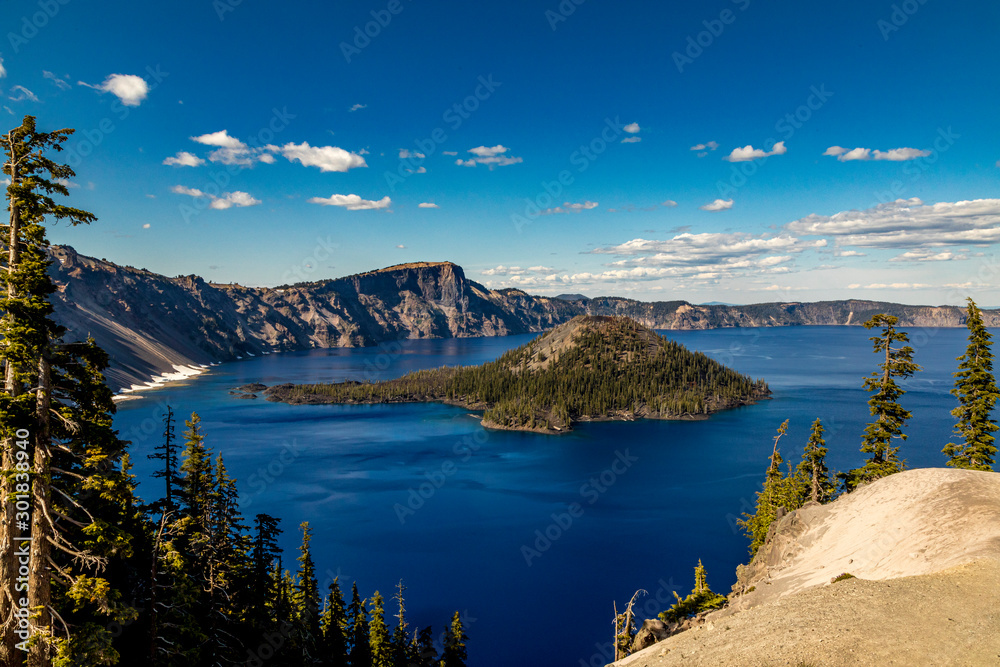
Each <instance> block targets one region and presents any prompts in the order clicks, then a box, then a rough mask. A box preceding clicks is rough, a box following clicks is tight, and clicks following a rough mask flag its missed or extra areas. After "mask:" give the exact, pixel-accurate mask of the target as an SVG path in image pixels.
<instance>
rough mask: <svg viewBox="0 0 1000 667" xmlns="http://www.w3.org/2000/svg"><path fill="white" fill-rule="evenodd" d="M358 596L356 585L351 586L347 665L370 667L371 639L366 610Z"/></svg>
mask: <svg viewBox="0 0 1000 667" xmlns="http://www.w3.org/2000/svg"><path fill="white" fill-rule="evenodd" d="M365 602H366V601H365V600H362V599H361V596H360V595H359V594H358V584H357V582H355V583H354V584H353V585H352V586H351V606H350V607H348V608H347V637H348V641H349V642H350V649H351V650H350V653H349V654H348V664H350V665H351V667H371V662H372V653H371V645H370V642H371V639H370V637H369V630H368V608H367V606H366V605H365Z"/></svg>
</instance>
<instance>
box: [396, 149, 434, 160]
mask: <svg viewBox="0 0 1000 667" xmlns="http://www.w3.org/2000/svg"><path fill="white" fill-rule="evenodd" d="M425 157H427V156H426V155H424V154H423V153H417V152H416V151H410V150H407V149H405V148H400V149H399V159H400V160H411V159H415V160H423V159H424V158H425Z"/></svg>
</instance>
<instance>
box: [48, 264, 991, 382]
mask: <svg viewBox="0 0 1000 667" xmlns="http://www.w3.org/2000/svg"><path fill="white" fill-rule="evenodd" d="M50 254H51V256H52V258H53V260H54V261H53V264H52V268H51V275H52V277H53V279H54V280H55V282H56V284H57V285H58V287H59V292H58V293H57V294H56V303H55V310H56V313H55V317H56V319H57V321H59V322H60V323H61V324H63V325H64V326H65V327H67V329H68V331H69V333H68V338H69V339H79V338H84V337H86V336H87V335H92V336H93V337H94V338H95V339H96V340H97V342H98V343H99V344H100V345H101V346H102V347H103V348H104V349H105V350H107V351H108V353H109V354H110V355H111V360H112V368H111V369H110V371H109V372H108V379H109V381H110V382H111V384H112V385H113V386H115V387H116V388H120V387H127V386H129V385H131V384H136V383H144V382H146V381H148V380H149V378H150V377H151V376H153V375H157V374H161V373H163V372H165V371H172V370H173V368H174V367H175V366H178V365H180V366H187V365H201V364H208V363H211V362H217V361H227V360H231V359H236V358H239V357H243V356H247V355H251V354H253V355H257V354H261V353H263V352H270V351H284V350H303V349H309V348H314V347H356V346H364V345H374V344H377V343H379V342H382V341H390V340H399V339H403V338H448V337H468V336H506V335H510V334H519V333H529V332H534V331H543V330H545V329H548V328H551V327H553V326H555V325H557V324H561V323H563V322H567V321H569V320H570V319H572V318H573V317H574V316H576V315H582V314H587V315H625V316H628V317H630V318H632V319H635V320H637V321H639V322H640V323H642V324H644V325H645V326H648V327H651V328H656V329H710V328H718V327H761V326H789V325H811V324H832V325H842V324H847V325H857V324H861V323H862V322H864V321H865V320H866V319H868V318H869V317H871V315H873V314H875V313H880V312H882V313H889V314H892V315H897V316H898V317H899V318H900V323H901V325H902V326H961V325H962V324H963V323H964V312H963V311H962V310H961V309H959V308H955V307H932V306H903V305H899V304H891V303H880V302H874V301H858V300H850V301H829V302H820V303H767V304H755V305H749V306H726V305H713V306H695V305H691V304H689V303H687V302H685V301H665V302H655V303H644V302H640V301H633V300H630V299H622V298H618V297H599V298H595V299H586V298H578V299H575V300H567V298H566V297H567V296H569V297H570V298H571V299H572V297H577V296H579V295H563V298H547V297H541V296H532V295H529V294H527V293H525V292H523V291H521V290H517V289H503V290H490V289H487V288H486V287H484V286H483V285H481V284H479V283H477V282H475V281H473V280H469V279H468V278H466V276H465V272H464V271H463V270H462V267H460V266H458V265H456V264H452V263H451V262H418V263H411V264H399V265H396V266H390V267H388V268H385V269H380V270H378V271H369V272H366V273H359V274H357V275H353V276H347V277H345V278H338V279H335V280H323V281H318V282H312V283H299V284H296V285H288V286H282V287H277V288H251V287H243V286H241V285H225V284H215V283H208V282H205V281H204V280H202V279H201V278H199V277H198V276H193V275H192V276H178V277H174V278H168V277H166V276H162V275H159V274H156V273H152V272H150V271H146V270H144V269H136V268H133V267H128V266H119V265H116V264H113V263H111V262H107V261H104V260H98V259H94V258H92V257H86V256H84V255H80V254H78V253H77V252H76V251H75V250H73V248H70V247H69V246H53V247H52V248H51V250H50ZM984 318H985V319H986V321H987V324H988V325H989V326H1000V311H986V312H984Z"/></svg>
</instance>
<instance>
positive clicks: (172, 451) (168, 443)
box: [146, 405, 178, 512]
mask: <svg viewBox="0 0 1000 667" xmlns="http://www.w3.org/2000/svg"><path fill="white" fill-rule="evenodd" d="M175 439H176V438H175V435H174V411H173V409H171V407H170V406H169V405H168V406H167V414H165V415H163V444H160V445H157V446H156V447H154V448H153V451H154V453H153V454H147V455H146V458H149V459H153V460H156V461H162V462H163V463H162V466H163V467H162V468H160V469H159V470H155V471H153V477H162V478H163V480H164V483H165V485H166V491H165V494H164V496H163V501H162V503H161V505H162V510H163V511H164V512H169V511H172V510H174V509H176V498H175V497H174V496H175V495H176V494H175V490H176V488H177V477H178V474H177V445H176V444H175V443H174V441H175Z"/></svg>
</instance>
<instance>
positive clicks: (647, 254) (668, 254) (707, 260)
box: [593, 232, 826, 272]
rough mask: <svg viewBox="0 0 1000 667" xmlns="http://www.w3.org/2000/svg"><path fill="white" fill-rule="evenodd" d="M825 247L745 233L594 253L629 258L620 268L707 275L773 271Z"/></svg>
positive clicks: (686, 236) (639, 243) (632, 244)
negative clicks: (720, 271)
mask: <svg viewBox="0 0 1000 667" xmlns="http://www.w3.org/2000/svg"><path fill="white" fill-rule="evenodd" d="M825 245H826V241H802V240H801V239H798V238H796V237H794V236H789V235H787V234H782V235H778V236H767V235H760V236H755V235H753V234H747V233H743V232H740V233H716V232H712V233H709V232H706V233H700V234H691V233H687V232H685V233H683V234H677V235H676V236H674V237H673V238H670V239H665V240H650V239H641V238H640V239H633V240H631V241H628V242H626V243H622V244H620V245H616V246H610V247H606V248H598V249H597V250H594V251H593V252H594V253H596V254H606V255H618V256H620V257H625V258H627V259H624V260H621V261H618V262H615V263H614V264H615V265H617V266H647V267H660V268H677V267H688V268H690V267H697V268H698V270H699V271H700V272H704V271H705V270H707V269H706V268H705V267H715V268H716V269H718V268H720V267H726V268H738V269H759V268H769V267H773V266H775V265H777V264H782V263H784V262H787V261H789V260H791V258H792V255H793V254H798V253H801V252H803V251H804V250H807V249H809V248H817V247H824V246H825ZM771 253H779V254H777V255H772V254H771ZM765 255H767V256H765ZM758 258H761V259H759V260H758Z"/></svg>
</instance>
